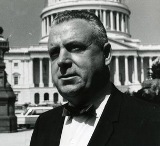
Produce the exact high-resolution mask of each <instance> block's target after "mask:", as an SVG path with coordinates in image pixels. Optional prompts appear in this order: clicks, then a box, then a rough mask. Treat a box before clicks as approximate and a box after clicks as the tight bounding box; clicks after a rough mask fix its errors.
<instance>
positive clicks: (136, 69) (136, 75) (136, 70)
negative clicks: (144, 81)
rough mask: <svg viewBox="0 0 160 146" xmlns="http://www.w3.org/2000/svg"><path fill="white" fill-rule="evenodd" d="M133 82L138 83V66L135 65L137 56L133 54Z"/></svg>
mask: <svg viewBox="0 0 160 146" xmlns="http://www.w3.org/2000/svg"><path fill="white" fill-rule="evenodd" d="M134 83H136V84H138V83H139V81H138V66H137V56H134Z"/></svg>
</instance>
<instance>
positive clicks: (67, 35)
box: [50, 19, 93, 41]
mask: <svg viewBox="0 0 160 146" xmlns="http://www.w3.org/2000/svg"><path fill="white" fill-rule="evenodd" d="M91 35H93V29H92V27H91V26H90V24H89V23H88V22H87V21H85V20H82V19H73V20H69V21H65V22H62V23H60V24H56V25H53V26H52V28H51V33H50V38H55V37H56V39H58V38H59V39H64V40H65V39H73V40H74V37H75V39H82V38H83V39H84V38H85V39H88V37H91ZM53 41H54V40H53Z"/></svg>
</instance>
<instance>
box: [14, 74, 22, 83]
mask: <svg viewBox="0 0 160 146" xmlns="http://www.w3.org/2000/svg"><path fill="white" fill-rule="evenodd" d="M19 79H20V74H19V73H14V74H13V81H14V85H18V84H19Z"/></svg>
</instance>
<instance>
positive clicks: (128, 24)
mask: <svg viewBox="0 0 160 146" xmlns="http://www.w3.org/2000/svg"><path fill="white" fill-rule="evenodd" d="M127 24H128V33H129V34H130V24H129V16H128V19H127Z"/></svg>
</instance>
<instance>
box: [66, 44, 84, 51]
mask: <svg viewBox="0 0 160 146" xmlns="http://www.w3.org/2000/svg"><path fill="white" fill-rule="evenodd" d="M84 49H85V48H84V47H83V46H78V45H73V46H70V47H69V49H68V50H69V51H70V52H81V51H83V50H84Z"/></svg>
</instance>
